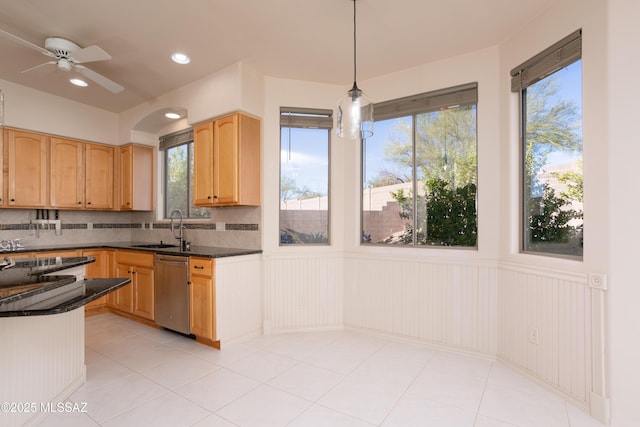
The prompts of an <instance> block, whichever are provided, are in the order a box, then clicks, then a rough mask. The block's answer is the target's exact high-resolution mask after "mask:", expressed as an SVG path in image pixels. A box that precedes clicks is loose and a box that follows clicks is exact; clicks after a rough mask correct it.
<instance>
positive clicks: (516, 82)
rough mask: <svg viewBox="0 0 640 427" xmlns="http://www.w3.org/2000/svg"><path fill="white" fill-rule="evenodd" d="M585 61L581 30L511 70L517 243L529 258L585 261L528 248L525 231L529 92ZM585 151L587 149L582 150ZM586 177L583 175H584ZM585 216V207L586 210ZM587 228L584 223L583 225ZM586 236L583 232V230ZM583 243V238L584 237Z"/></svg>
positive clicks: (578, 257) (579, 256) (579, 257)
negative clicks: (515, 129)
mask: <svg viewBox="0 0 640 427" xmlns="http://www.w3.org/2000/svg"><path fill="white" fill-rule="evenodd" d="M581 60H582V29H578V30H576V31H574V32H572V33H571V34H569V35H568V36H566V37H564V38H563V39H561V40H560V41H558V42H556V43H554V44H553V45H551V46H549V47H548V48H546V49H544V50H543V51H541V52H540V53H538V54H536V55H534V56H533V57H531V58H530V59H528V60H527V61H525V62H523V63H522V64H520V65H518V66H517V67H515V68H513V69H512V70H511V73H510V74H511V92H513V93H516V94H517V99H518V110H519V114H518V118H519V123H518V140H519V182H520V184H519V202H518V206H519V210H518V212H519V219H518V224H519V225H518V227H519V232H518V236H519V238H518V241H519V245H518V248H519V252H520V253H522V254H527V255H537V256H546V257H551V258H556V259H568V260H574V261H582V260H583V259H584V250H583V251H582V253H581V254H580V255H570V254H561V253H556V252H545V251H536V250H531V249H530V248H527V243H528V237H529V235H530V229H527V227H525V224H526V223H527V222H528V221H527V215H528V209H527V206H526V204H527V198H526V197H525V195H526V193H527V191H530V188H526V185H527V184H526V179H525V174H526V164H525V161H526V151H525V150H526V149H525V144H526V131H527V105H526V103H527V98H526V94H525V93H526V91H527V88H529V87H531V86H533V85H534V84H536V83H538V82H540V81H542V80H544V79H545V78H547V77H549V76H551V75H552V74H554V73H556V72H557V71H560V70H562V69H563V68H566V67H568V66H570V65H572V64H574V63H575V62H577V61H581ZM582 149H584V146H582ZM582 176H584V171H583V173H582ZM583 213H584V207H583ZM583 227H584V222H583ZM583 233H584V229H583ZM582 238H583V239H584V234H583V237H582Z"/></svg>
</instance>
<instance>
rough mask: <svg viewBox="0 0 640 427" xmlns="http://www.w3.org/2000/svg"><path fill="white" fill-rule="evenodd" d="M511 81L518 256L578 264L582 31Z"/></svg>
mask: <svg viewBox="0 0 640 427" xmlns="http://www.w3.org/2000/svg"><path fill="white" fill-rule="evenodd" d="M511 75H512V84H511V87H512V90H513V91H514V92H518V93H519V94H520V100H521V102H520V108H521V117H522V119H521V135H522V136H521V139H522V148H521V153H522V154H521V157H522V158H521V162H522V166H521V170H522V222H521V223H522V251H524V252H530V253H538V254H544V255H551V256H568V257H578V258H582V252H583V234H584V229H583V228H584V227H583V222H582V218H583V199H582V61H581V31H576V32H575V33H573V34H571V35H570V36H568V37H566V38H565V39H563V40H562V41H560V42H558V43H556V44H555V45H553V46H551V47H550V48H548V49H547V50H545V51H543V52H542V53H540V54H538V55H536V56H535V57H533V58H532V59H530V60H529V61H527V62H525V63H524V64H522V65H520V66H519V67H516V68H515V69H514V70H512V71H511Z"/></svg>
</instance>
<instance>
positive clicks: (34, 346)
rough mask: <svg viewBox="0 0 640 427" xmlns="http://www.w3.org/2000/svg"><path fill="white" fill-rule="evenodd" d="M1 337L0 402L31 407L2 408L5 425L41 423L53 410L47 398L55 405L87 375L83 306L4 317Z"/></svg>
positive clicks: (1, 325) (1, 322)
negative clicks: (64, 311)
mask: <svg viewBox="0 0 640 427" xmlns="http://www.w3.org/2000/svg"><path fill="white" fill-rule="evenodd" d="M0 337H2V350H0V378H2V380H1V381H0V402H15V403H16V404H18V405H25V406H27V408H26V409H28V410H20V409H19V408H22V407H18V408H13V409H15V411H11V413H5V412H3V413H2V415H0V420H1V422H0V424H2V425H3V426H11V427H12V426H15V427H17V426H24V425H37V424H39V423H40V422H42V420H44V418H45V417H46V416H47V415H48V412H51V409H49V411H48V412H47V406H46V405H47V402H51V404H52V407H53V408H52V409H53V410H54V411H55V409H56V406H55V405H56V404H57V403H58V402H63V401H65V400H66V399H67V398H68V397H69V395H71V393H73V391H74V390H75V389H77V388H78V387H79V386H80V385H82V383H83V382H84V381H85V376H86V367H85V364H84V310H82V309H76V310H73V311H70V312H68V313H62V314H57V315H50V316H26V317H4V318H0ZM30 404H33V405H36V406H35V407H28V405H30ZM41 404H42V405H43V407H41Z"/></svg>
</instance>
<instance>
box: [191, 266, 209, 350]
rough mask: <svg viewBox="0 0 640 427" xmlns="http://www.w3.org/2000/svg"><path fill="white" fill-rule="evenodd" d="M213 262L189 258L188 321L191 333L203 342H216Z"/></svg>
mask: <svg viewBox="0 0 640 427" xmlns="http://www.w3.org/2000/svg"><path fill="white" fill-rule="evenodd" d="M214 268H215V261H214V260H213V259H211V258H197V257H191V258H190V260H189V304H190V307H191V308H190V312H189V321H190V324H191V333H192V334H193V335H195V336H196V337H198V338H204V340H205V341H216V317H215V306H216V294H215V283H214V277H215V275H214Z"/></svg>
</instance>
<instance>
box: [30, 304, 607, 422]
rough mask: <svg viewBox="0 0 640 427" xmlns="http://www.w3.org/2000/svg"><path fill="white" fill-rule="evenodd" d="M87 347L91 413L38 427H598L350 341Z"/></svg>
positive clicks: (119, 328)
mask: <svg viewBox="0 0 640 427" xmlns="http://www.w3.org/2000/svg"><path fill="white" fill-rule="evenodd" d="M85 344H86V363H87V381H86V383H85V384H84V385H83V386H82V387H80V388H79V389H78V390H77V391H76V392H74V393H73V395H72V396H71V397H70V398H69V401H71V402H79V403H86V408H87V412H86V413H78V412H76V413H62V412H61V413H54V414H51V415H49V416H48V417H47V418H46V419H45V421H44V422H43V424H42V425H43V426H64V427H69V426H105V427H115V426H118V427H120V426H136V427H138V426H170V427H176V426H216V427H223V426H224V427H227V426H278V427H279V426H291V427H314V426H327V427H346V426H353V427H366V426H383V427H392V426H417V427H421V426H433V427H447V426H461V427H467V426H468V427H474V426H475V427H510V426H544V427H554V426H562V427H598V426H602V424H600V423H598V422H596V421H595V420H594V419H592V418H590V417H589V416H588V415H587V414H586V413H585V412H584V411H582V410H581V409H579V408H577V407H575V406H573V405H572V404H570V403H567V402H565V401H564V400H563V399H561V398H560V397H558V396H557V395H555V394H554V393H552V392H550V391H548V390H546V389H545V388H543V387H541V386H539V385H537V384H535V383H534V382H532V381H530V380H528V379H527V378H525V377H523V376H521V375H520V374H518V373H517V372H515V371H514V370H512V369H510V368H508V367H506V366H505V365H503V364H501V363H500V362H492V361H489V360H485V359H482V358H478V357H474V356H467V355H461V354H458V353H454V352H448V351H443V350H436V349H433V348H429V347H427V346H422V345H418V344H413V343H408V342H405V341H396V340H392V339H387V338H381V337H377V336H370V335H366V334H363V333H359V332H353V331H348V330H347V331H329V332H309V333H296V334H285V335H272V336H264V337H258V338H255V339H253V340H251V341H248V342H245V343H241V344H236V345H232V346H229V347H227V348H224V349H223V350H222V351H218V350H215V349H212V348H209V347H206V346H204V345H201V344H198V343H196V342H195V341H193V340H190V339H188V338H185V337H182V336H180V335H178V334H174V333H172V332H169V331H164V330H159V329H154V328H150V327H147V326H144V325H140V324H138V323H136V322H132V321H130V320H127V319H123V318H120V317H118V316H115V315H113V314H100V315H97V316H93V317H89V318H87V321H86V343H85Z"/></svg>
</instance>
